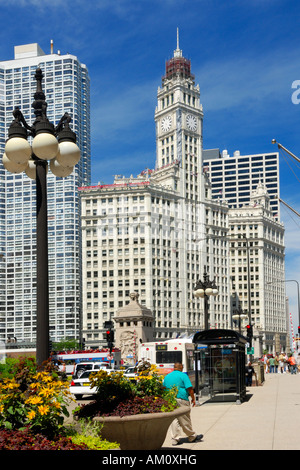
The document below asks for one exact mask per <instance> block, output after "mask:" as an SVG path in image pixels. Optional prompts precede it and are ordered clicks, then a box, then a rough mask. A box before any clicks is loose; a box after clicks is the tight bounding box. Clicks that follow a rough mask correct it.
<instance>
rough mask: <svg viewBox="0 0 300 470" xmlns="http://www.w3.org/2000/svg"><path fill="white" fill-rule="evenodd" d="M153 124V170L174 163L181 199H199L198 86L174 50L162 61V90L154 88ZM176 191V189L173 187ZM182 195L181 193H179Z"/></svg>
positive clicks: (187, 62) (188, 65) (200, 116)
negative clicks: (176, 166) (154, 128)
mask: <svg viewBox="0 0 300 470" xmlns="http://www.w3.org/2000/svg"><path fill="white" fill-rule="evenodd" d="M157 100H158V103H157V107H156V110H155V123H156V169H159V168H163V167H164V168H165V167H167V166H169V165H170V164H172V163H173V164H174V163H177V164H178V166H179V168H180V169H181V170H182V171H183V173H182V174H181V175H180V185H181V188H182V189H183V188H184V194H182V196H184V197H187V198H188V199H194V200H195V199H196V200H197V199H198V200H199V197H200V200H203V197H204V195H202V197H201V192H202V191H201V187H202V188H203V187H204V184H202V185H201V183H200V180H201V179H202V178H201V176H202V123H203V110H202V105H201V104H200V90H199V85H195V77H194V75H193V74H192V73H191V62H190V60H189V59H186V58H185V57H183V55H182V51H181V49H180V48H179V35H178V28H177V48H176V50H175V51H174V55H173V57H172V58H171V59H170V60H168V61H167V62H166V71H165V75H164V76H163V78H162V87H161V88H160V87H159V88H158V93H157ZM174 189H179V188H174ZM180 192H181V193H182V191H180Z"/></svg>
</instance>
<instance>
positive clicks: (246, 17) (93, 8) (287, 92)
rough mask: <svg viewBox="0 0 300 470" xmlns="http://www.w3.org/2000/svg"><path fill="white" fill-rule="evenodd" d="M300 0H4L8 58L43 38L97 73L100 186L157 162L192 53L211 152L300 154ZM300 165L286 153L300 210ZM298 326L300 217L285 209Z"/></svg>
mask: <svg viewBox="0 0 300 470" xmlns="http://www.w3.org/2000/svg"><path fill="white" fill-rule="evenodd" d="M299 18H300V2H299V1H291V0H247V1H246V0H0V21H1V28H0V60H10V59H12V58H13V55H14V46H15V45H22V44H28V43H34V42H37V43H39V45H40V47H41V48H42V49H43V50H44V52H45V53H50V41H51V40H53V42H54V52H56V51H58V50H60V51H61V53H62V54H65V53H68V52H69V53H71V54H74V55H76V56H77V57H78V59H79V60H80V61H81V63H83V64H85V65H86V66H87V68H88V70H89V75H90V79H91V129H92V134H91V144H92V181H91V183H92V184H97V183H98V182H104V183H108V184H109V183H111V182H112V181H113V175H115V174H122V175H125V176H130V175H131V174H133V175H134V176H136V175H137V174H139V173H140V172H141V171H142V170H143V169H145V168H146V167H149V168H154V166H155V124H154V112H155V106H156V102H157V89H158V87H159V86H161V79H162V76H163V75H164V73H165V62H166V61H167V60H168V59H170V58H171V57H172V56H173V52H174V50H175V49H176V30H177V28H179V37H180V49H181V50H182V51H183V56H184V57H186V58H188V59H190V60H191V68H192V73H193V74H194V75H195V81H196V83H197V84H199V86H200V93H201V102H202V105H203V111H204V128H203V148H204V149H210V148H220V150H224V149H226V150H227V151H228V152H229V154H231V155H232V154H233V152H234V151H235V150H239V151H240V153H241V154H242V155H248V154H260V153H262V152H274V151H278V148H277V145H274V144H272V139H276V140H277V142H279V143H281V144H282V145H283V146H284V147H285V148H287V149H288V150H289V151H291V152H292V153H293V154H294V155H296V156H298V157H299V158H300V136H299V129H300V28H299ZM298 166H299V163H298V162H297V161H296V160H295V159H293V158H291V157H289V156H288V155H287V154H286V152H284V151H282V150H281V151H280V175H281V176H280V196H281V199H282V200H283V201H285V202H286V203H287V204H288V205H290V206H291V207H292V208H293V209H294V210H296V211H297V212H299V213H300V200H299V196H298V194H299V189H300V184H299V177H300V171H299V167H298ZM281 219H282V221H283V222H284V224H285V230H286V233H285V244H286V279H287V280H291V281H293V282H286V289H287V295H288V296H289V299H290V311H291V313H292V318H293V328H294V333H296V331H297V327H298V318H299V303H298V297H297V294H298V286H299V283H300V243H299V241H300V237H299V227H300V219H299V216H298V215H296V214H295V213H293V212H292V211H291V210H290V209H288V208H287V207H286V206H285V205H284V204H281Z"/></svg>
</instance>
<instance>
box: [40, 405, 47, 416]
mask: <svg viewBox="0 0 300 470" xmlns="http://www.w3.org/2000/svg"><path fill="white" fill-rule="evenodd" d="M38 410H39V413H40V414H41V415H46V414H47V413H48V411H49V406H47V405H40V406H38Z"/></svg>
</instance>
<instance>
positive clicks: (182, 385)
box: [163, 362, 203, 445]
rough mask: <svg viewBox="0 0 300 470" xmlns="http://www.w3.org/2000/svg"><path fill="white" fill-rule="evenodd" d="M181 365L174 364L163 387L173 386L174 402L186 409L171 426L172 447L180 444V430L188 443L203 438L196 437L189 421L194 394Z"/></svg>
mask: <svg viewBox="0 0 300 470" xmlns="http://www.w3.org/2000/svg"><path fill="white" fill-rule="evenodd" d="M182 370H183V365H182V363H181V362H176V363H175V364H174V370H173V371H172V372H170V373H169V374H167V375H166V376H165V378H164V381H163V385H164V386H165V387H166V388H167V389H171V388H173V387H174V386H175V387H176V388H177V395H176V401H177V403H178V404H179V405H180V406H184V407H186V414H184V415H183V416H180V417H179V418H176V419H175V420H174V421H173V422H172V424H171V439H172V445H177V444H179V443H180V435H181V433H180V428H181V429H182V431H183V432H184V434H186V435H187V437H188V441H189V442H196V441H200V440H201V439H202V438H203V434H199V435H197V433H196V432H195V431H194V430H193V427H192V421H191V405H190V400H189V399H190V398H191V401H192V405H193V406H195V405H196V401H195V394H194V389H193V386H192V383H191V381H190V379H189V377H188V375H187V374H185V373H183V372H182Z"/></svg>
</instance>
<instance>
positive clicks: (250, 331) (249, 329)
mask: <svg viewBox="0 0 300 470" xmlns="http://www.w3.org/2000/svg"><path fill="white" fill-rule="evenodd" d="M246 331H247V338H248V339H249V340H251V339H252V337H253V326H252V325H247V326H246Z"/></svg>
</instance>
